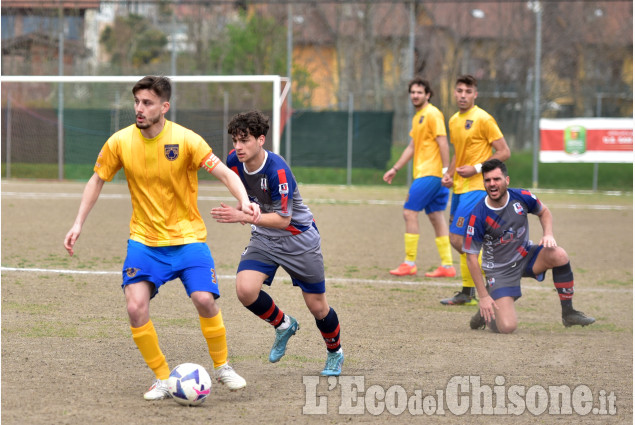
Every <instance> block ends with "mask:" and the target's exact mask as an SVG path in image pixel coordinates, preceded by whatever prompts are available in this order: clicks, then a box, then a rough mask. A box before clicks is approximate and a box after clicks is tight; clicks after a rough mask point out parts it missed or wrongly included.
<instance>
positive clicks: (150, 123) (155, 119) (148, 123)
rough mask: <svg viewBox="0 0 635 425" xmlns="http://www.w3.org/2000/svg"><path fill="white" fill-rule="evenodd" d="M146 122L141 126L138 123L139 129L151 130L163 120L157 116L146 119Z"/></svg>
mask: <svg viewBox="0 0 635 425" xmlns="http://www.w3.org/2000/svg"><path fill="white" fill-rule="evenodd" d="M145 119H146V121H145V123H142V124H139V123H138V122H137V123H136V124H137V128H139V129H141V130H144V129H146V128H150V127H152V126H153V125H154V124H156V123H158V122H159V120H160V119H161V116H160V115H157V116H156V117H150V118H149V117H145Z"/></svg>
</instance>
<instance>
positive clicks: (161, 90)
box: [132, 75, 172, 102]
mask: <svg viewBox="0 0 635 425" xmlns="http://www.w3.org/2000/svg"><path fill="white" fill-rule="evenodd" d="M139 90H150V91H152V92H153V93H154V94H156V95H157V96H159V97H160V98H161V99H162V100H165V101H167V102H169V101H170V97H171V96H172V83H171V82H170V79H169V78H168V77H161V76H155V75H148V76H146V77H143V78H142V79H140V80H139V81H137V84H135V85H134V87H133V88H132V94H133V95H136V94H137V92H138V91H139Z"/></svg>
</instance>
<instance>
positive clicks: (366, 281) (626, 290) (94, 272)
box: [0, 267, 633, 294]
mask: <svg viewBox="0 0 635 425" xmlns="http://www.w3.org/2000/svg"><path fill="white" fill-rule="evenodd" d="M0 270H1V271H3V272H27V273H55V274H88V275H121V271H106V270H63V269H39V268H19V267H2V268H0ZM218 277H219V278H220V279H228V280H232V279H235V278H236V275H219V276H218ZM274 280H276V281H291V279H290V278H289V277H276V278H274ZM326 281H327V282H338V283H357V284H360V283H363V284H371V285H376V284H381V285H425V286H437V287H441V286H443V287H454V286H456V285H457V283H458V282H454V281H445V282H439V281H402V280H385V279H351V278H343V277H327V278H326ZM522 288H523V289H531V290H536V291H553V290H554V287H553V286H550V285H549V284H545V285H540V286H538V285H527V284H523V285H522ZM580 290H581V291H582V292H600V293H610V292H613V293H625V294H630V293H632V292H633V289H632V288H623V289H613V288H589V287H584V288H576V291H580Z"/></svg>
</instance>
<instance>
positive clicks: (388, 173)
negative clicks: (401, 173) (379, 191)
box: [383, 168, 397, 184]
mask: <svg viewBox="0 0 635 425" xmlns="http://www.w3.org/2000/svg"><path fill="white" fill-rule="evenodd" d="M396 175H397V172H396V171H395V169H394V168H391V169H390V170H388V171H386V173H384V177H383V179H384V181H385V182H386V183H388V184H391V183H392V179H394V178H395V176H396Z"/></svg>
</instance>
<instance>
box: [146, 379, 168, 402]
mask: <svg viewBox="0 0 635 425" xmlns="http://www.w3.org/2000/svg"><path fill="white" fill-rule="evenodd" d="M143 398H145V399H146V400H163V399H164V398H170V392H169V391H168V380H167V379H157V380H156V381H154V384H152V386H151V387H150V389H149V390H148V391H147V392H146V393H145V394H144V395H143Z"/></svg>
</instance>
